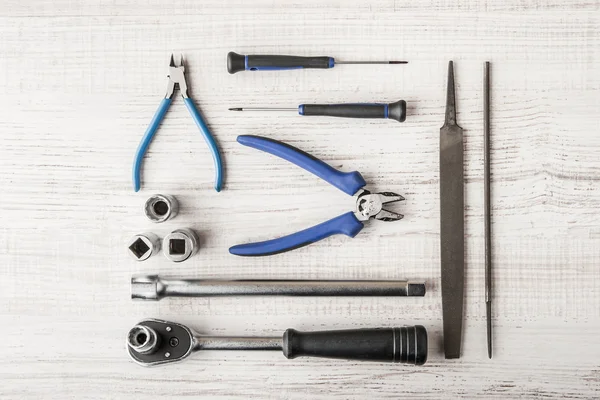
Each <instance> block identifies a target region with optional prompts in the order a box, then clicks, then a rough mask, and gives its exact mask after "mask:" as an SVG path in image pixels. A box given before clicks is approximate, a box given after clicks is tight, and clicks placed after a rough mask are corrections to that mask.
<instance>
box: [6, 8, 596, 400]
mask: <svg viewBox="0 0 600 400" xmlns="http://www.w3.org/2000/svg"><path fill="white" fill-rule="evenodd" d="M85 3H90V4H85ZM452 3H453V2H447V1H441V0H429V1H426V0H423V1H411V2H403V1H391V0H386V1H379V2H378V1H369V0H352V1H341V0H338V1H327V0H325V1H324V0H305V1H302V2H298V1H294V2H292V1H288V2H273V1H267V0H255V1H242V0H238V1H223V0H221V1H212V0H211V1H204V2H193V1H172V2H160V1H108V0H104V1H96V2H93V3H92V2H74V1H66V0H54V1H48V0H37V1H14V0H13V1H5V2H4V3H3V5H2V6H1V7H0V54H1V57H0V109H1V110H2V112H1V113H0V134H1V141H0V185H1V187H2V195H1V199H2V201H1V212H0V265H1V276H0V327H1V328H0V332H1V333H0V338H1V347H2V349H3V351H2V353H3V357H2V363H0V397H1V398H36V399H41V398H57V399H67V398H74V399H85V398H142V397H148V398H150V397H153V398H157V397H158V396H161V397H162V398H175V397H179V396H186V397H196V396H197V397H205V398H240V399H247V398H281V399H284V398H285V399H287V398H290V399H306V398H328V397H332V398H339V399H346V398H456V397H465V398H470V399H473V398H479V397H488V396H489V397H494V398H498V399H507V398H514V397H527V398H536V397H540V398H577V399H579V398H598V397H599V396H600V344H599V342H598V340H599V339H598V338H599V336H598V335H599V330H600V213H599V211H598V210H599V207H600V190H599V189H600V186H599V181H600V134H599V130H600V118H599V117H598V110H599V108H600V2H599V1H597V0H592V1H587V2H581V1H579V2H575V1H574V2H565V1H557V0H549V1H541V0H537V1H529V2H527V1H520V0H495V1H492V0H489V1H480V2H478V1H475V0H472V1H464V2H460V5H458V4H452ZM230 50H234V51H237V52H240V53H245V54H253V53H254V54H256V53H270V54H298V55H331V56H335V57H336V58H338V59H339V60H355V59H364V60H379V59H407V60H409V61H410V63H409V64H408V65H406V66H377V67H368V66H339V67H336V68H335V69H333V70H307V71H290V72H282V73H239V74H237V75H229V74H228V73H227V71H226V68H225V55H226V54H227V52H228V51H230ZM171 51H176V52H183V53H184V55H185V58H186V62H187V66H188V79H189V81H190V85H191V92H192V94H193V97H194V98H195V100H196V104H197V105H198V107H199V108H200V109H201V110H202V112H203V113H204V115H205V117H206V118H207V120H208V122H209V124H210V126H211V128H212V130H213V132H214V134H215V136H216V137H217V138H218V141H219V143H220V146H221V148H222V151H223V154H224V157H225V161H226V168H227V169H226V184H225V189H224V190H223V192H221V193H219V194H217V193H215V192H214V191H213V189H212V185H213V165H212V159H211V157H210V154H209V152H208V149H207V147H206V145H205V143H204V141H203V140H202V138H201V136H200V134H199V133H198V131H197V128H196V127H195V126H194V124H193V121H192V119H191V118H190V117H189V115H188V113H187V110H186V109H185V106H184V104H183V102H182V101H181V98H180V97H178V98H177V99H176V100H175V101H174V104H173V105H172V107H171V111H169V113H168V114H167V117H166V120H165V122H164V123H163V125H162V127H161V128H160V130H159V133H158V134H157V136H156V137H155V140H154V141H153V143H152V145H151V147H150V151H149V154H148V157H147V158H146V160H145V163H144V167H143V190H142V191H141V192H139V193H134V192H133V190H132V189H131V171H130V170H131V162H132V158H133V154H134V151H135V148H136V146H137V145H138V142H139V140H140V138H141V136H142V134H143V132H144V130H145V129H146V127H147V125H148V123H149V122H150V118H151V117H152V115H153V113H154V111H155V109H156V107H157V106H158V103H159V101H160V99H161V96H162V95H163V93H164V90H165V88H166V82H167V81H166V76H165V75H166V67H167V62H168V57H169V55H170V53H171ZM448 60H454V61H455V72H456V80H457V107H458V122H459V124H460V125H462V127H463V128H464V129H465V160H466V161H465V163H466V164H465V177H466V182H465V191H466V193H465V194H466V196H465V202H466V207H465V218H466V225H465V227H466V237H465V239H466V298H465V306H464V312H465V323H464V332H463V352H462V358H461V359H459V360H448V361H447V360H444V358H443V355H442V346H441V344H442V342H441V341H442V337H441V327H442V312H441V295H440V259H439V240H440V238H439V180H438V177H439V162H438V157H439V155H438V144H439V128H440V126H441V125H442V123H443V112H444V102H445V84H446V69H447V63H448ZM486 60H489V61H491V62H492V69H493V71H492V80H493V86H492V106H493V108H492V142H493V149H492V158H493V162H492V174H493V184H492V190H493V219H494V224H493V243H494V250H495V252H494V268H495V269H494V285H495V291H494V293H495V296H494V300H495V301H494V329H495V335H494V337H495V346H494V354H495V356H494V358H493V360H488V359H487V354H486V341H485V304H484V280H483V276H484V265H483V260H484V257H483V217H482V216H483V182H482V176H483V150H482V144H483V136H482V103H483V101H482V74H483V62H484V61H486ZM401 98H402V99H405V100H406V101H407V102H408V104H409V110H408V112H409V116H408V118H407V120H406V122H405V123H403V124H398V123H396V122H393V121H392V122H390V121H377V120H373V121H355V120H342V119H328V118H319V117H314V118H310V117H304V118H303V117H300V116H297V115H295V114H294V113H290V114H277V115H275V114H264V113H263V114H256V113H255V114H253V113H232V112H229V111H227V108H228V107H231V106H242V105H247V106H251V105H265V106H269V105H282V106H296V105H297V104H300V103H319V102H323V103H325V102H360V101H381V102H391V101H395V100H398V99H401ZM240 134H255V135H264V136H268V137H271V138H275V139H279V140H283V141H286V142H288V143H290V144H292V145H295V146H298V147H300V148H302V149H303V150H305V151H308V152H310V153H312V154H314V155H315V156H317V157H320V158H322V159H324V160H325V161H327V162H328V163H330V164H331V165H333V166H335V167H336V168H340V169H342V170H344V171H352V170H358V171H361V172H362V173H363V175H364V177H365V178H366V180H367V181H368V182H369V183H371V187H373V188H375V189H380V190H392V191H396V192H399V193H402V194H404V195H405V196H406V199H407V200H406V202H404V203H403V204H401V205H400V206H399V207H398V208H394V209H395V210H399V211H400V212H402V213H404V214H405V215H406V217H405V219H404V220H403V221H401V222H398V223H382V222H377V221H374V222H371V223H370V224H368V225H367V226H366V228H365V229H364V230H363V232H362V233H361V234H360V235H358V236H357V237H356V238H355V239H349V238H347V237H343V236H337V237H333V238H330V239H328V240H325V241H322V242H319V243H316V244H314V245H311V246H309V247H305V248H302V249H300V250H297V251H293V252H290V253H287V254H281V255H278V256H273V257H267V258H241V257H234V256H230V255H229V254H228V252H227V249H228V247H229V246H231V245H233V244H236V243H243V242H245V241H249V240H258V239H268V238H272V237H275V236H277V235H279V234H285V233H290V232H294V231H296V230H299V229H302V228H304V227H308V226H310V225H312V224H316V223H318V222H321V221H324V220H325V219H327V218H330V217H333V216H335V215H338V214H340V213H342V212H344V211H347V210H348V209H349V207H351V205H352V200H351V198H350V197H348V196H346V195H344V194H343V193H341V192H340V191H338V190H336V189H334V188H332V187H330V186H329V185H328V184H326V183H325V182H323V181H321V180H319V179H318V178H316V177H314V176H312V175H310V174H308V173H306V172H305V171H303V170H301V169H299V168H296V167H294V166H292V165H290V164H288V163H286V162H284V161H282V160H279V159H276V158H274V157H272V156H269V155H267V154H265V153H262V152H259V151H256V150H253V149H249V148H246V147H243V146H241V145H239V144H238V143H236V140H235V139H236V136H237V135H240ZM155 192H158V193H166V194H172V195H175V196H177V197H178V198H179V200H180V202H181V206H182V210H181V212H180V215H179V217H177V218H176V219H174V220H172V221H169V222H167V223H164V224H162V225H153V224H152V223H150V222H149V221H148V220H146V218H145V217H144V215H143V212H142V205H143V203H144V201H145V199H146V198H147V197H148V196H149V195H150V194H152V193H155ZM184 226H188V227H192V228H194V229H196V230H197V231H198V232H199V233H200V235H201V237H202V249H201V251H200V253H199V254H198V255H197V256H195V257H194V258H193V259H190V260H189V261H187V262H184V263H182V264H172V263H169V262H168V261H166V260H165V259H164V258H163V257H162V255H159V256H156V257H154V258H152V259H150V260H148V261H146V262H143V263H136V262H134V261H132V260H131V259H130V258H129V257H128V255H127V253H126V247H125V244H126V242H127V240H128V239H129V238H130V237H131V236H132V235H133V234H135V233H140V232H144V231H148V230H152V231H154V232H156V233H157V234H159V235H164V234H166V233H167V232H169V231H170V230H172V229H174V228H176V227H184ZM140 272H144V273H152V272H157V273H162V274H165V275H167V274H168V275H191V276H195V277H206V278H210V277H223V278H271V279H275V278H280V279H285V278H290V279H404V278H407V279H424V280H426V282H427V284H428V288H429V291H428V293H427V295H426V297H424V298H362V299H361V298H274V297H271V298H267V297H257V298H230V297H226V298H214V299H167V300H163V301H161V302H156V303H151V302H141V303H139V302H138V303H134V302H132V301H131V300H130V299H129V280H130V276H131V275H132V274H133V273H140ZM146 317H158V318H164V319H172V320H174V321H178V322H182V323H186V324H189V325H190V326H192V327H194V328H195V329H197V330H199V331H201V332H203V333H210V334H223V335H274V334H280V333H282V332H283V331H284V330H285V329H286V328H290V327H294V328H296V329H301V330H312V329H336V328H353V327H378V326H394V325H396V326H401V325H404V324H416V323H418V324H423V325H425V326H426V327H427V328H428V331H429V337H430V345H429V362H428V363H427V364H426V365H425V366H424V367H410V366H404V365H388V364H380V363H358V362H344V361H331V360H318V359H296V360H287V359H285V358H284V357H283V356H282V355H281V354H279V353H277V352H205V353H201V354H196V355H195V356H194V357H193V358H191V359H189V360H187V361H186V362H185V363H181V364H178V365H172V366H169V367H163V368H155V369H146V368H142V367H139V366H137V365H135V364H134V363H133V362H131V361H130V360H129V358H128V356H127V354H126V352H125V348H124V341H125V335H126V333H127V331H128V330H129V328H130V327H132V326H133V325H134V324H135V323H136V322H137V321H138V320H140V319H142V318H146Z"/></svg>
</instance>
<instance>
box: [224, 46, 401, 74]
mask: <svg viewBox="0 0 600 400" xmlns="http://www.w3.org/2000/svg"><path fill="white" fill-rule="evenodd" d="M336 64H408V61H335V59H334V58H333V57H328V56H322V57H299V56H281V55H243V54H237V53H234V52H233V51H231V52H229V53H228V54H227V71H229V73H230V74H235V73H236V72H240V71H281V70H288V69H304V68H318V69H329V68H333V67H334V66H335V65H336Z"/></svg>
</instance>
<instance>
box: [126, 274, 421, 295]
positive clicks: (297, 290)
mask: <svg viewBox="0 0 600 400" xmlns="http://www.w3.org/2000/svg"><path fill="white" fill-rule="evenodd" d="M424 295H425V283H423V282H410V281H316V280H313V281H311V280H287V281H286V280H220V279H190V278H181V277H178V278H169V277H162V276H159V275H134V276H133V277H132V278H131V298H132V299H134V300H160V299H163V298H165V297H214V296H424Z"/></svg>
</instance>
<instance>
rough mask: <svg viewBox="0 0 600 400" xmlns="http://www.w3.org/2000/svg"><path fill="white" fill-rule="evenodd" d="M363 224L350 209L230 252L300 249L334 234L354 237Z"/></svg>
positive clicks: (255, 253)
mask: <svg viewBox="0 0 600 400" xmlns="http://www.w3.org/2000/svg"><path fill="white" fill-rule="evenodd" d="M363 226H364V225H363V223H362V222H360V221H359V220H358V219H357V218H356V217H355V216H354V213H353V212H351V211H350V212H347V213H346V214H342V215H340V216H339V217H335V218H333V219H330V220H329V221H325V222H323V223H322V224H319V225H315V226H313V227H311V228H308V229H305V230H303V231H300V232H296V233H292V234H291V235H287V236H284V237H280V238H277V239H273V240H267V241H265V242H257V243H248V244H240V245H237V246H233V247H231V248H229V252H230V253H231V254H233V255H236V256H270V255H273V254H278V253H283V252H286V251H290V250H294V249H298V248H300V247H303V246H306V245H309V244H311V243H314V242H318V241H319V240H322V239H325V238H327V237H329V236H332V235H337V234H342V235H346V236H349V237H351V238H353V237H354V236H356V235H357V234H358V232H360V230H361V229H362V228H363Z"/></svg>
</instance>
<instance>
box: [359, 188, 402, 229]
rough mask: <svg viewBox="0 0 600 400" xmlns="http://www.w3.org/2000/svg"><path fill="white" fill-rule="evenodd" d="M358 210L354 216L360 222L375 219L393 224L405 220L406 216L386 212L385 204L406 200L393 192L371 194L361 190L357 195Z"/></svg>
mask: <svg viewBox="0 0 600 400" xmlns="http://www.w3.org/2000/svg"><path fill="white" fill-rule="evenodd" d="M355 197H356V210H355V211H354V216H355V217H356V219H358V220H359V221H368V220H369V219H370V218H374V219H377V220H380V221H385V222H391V221H398V220H401V219H402V218H404V215H402V214H398V213H395V212H392V211H388V210H385V209H384V208H383V205H384V204H389V203H395V202H397V201H402V200H404V197H402V196H401V195H399V194H397V193H393V192H380V193H371V192H369V191H368V190H366V189H361V190H360V192H358V193H357V194H356V195H355Z"/></svg>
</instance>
